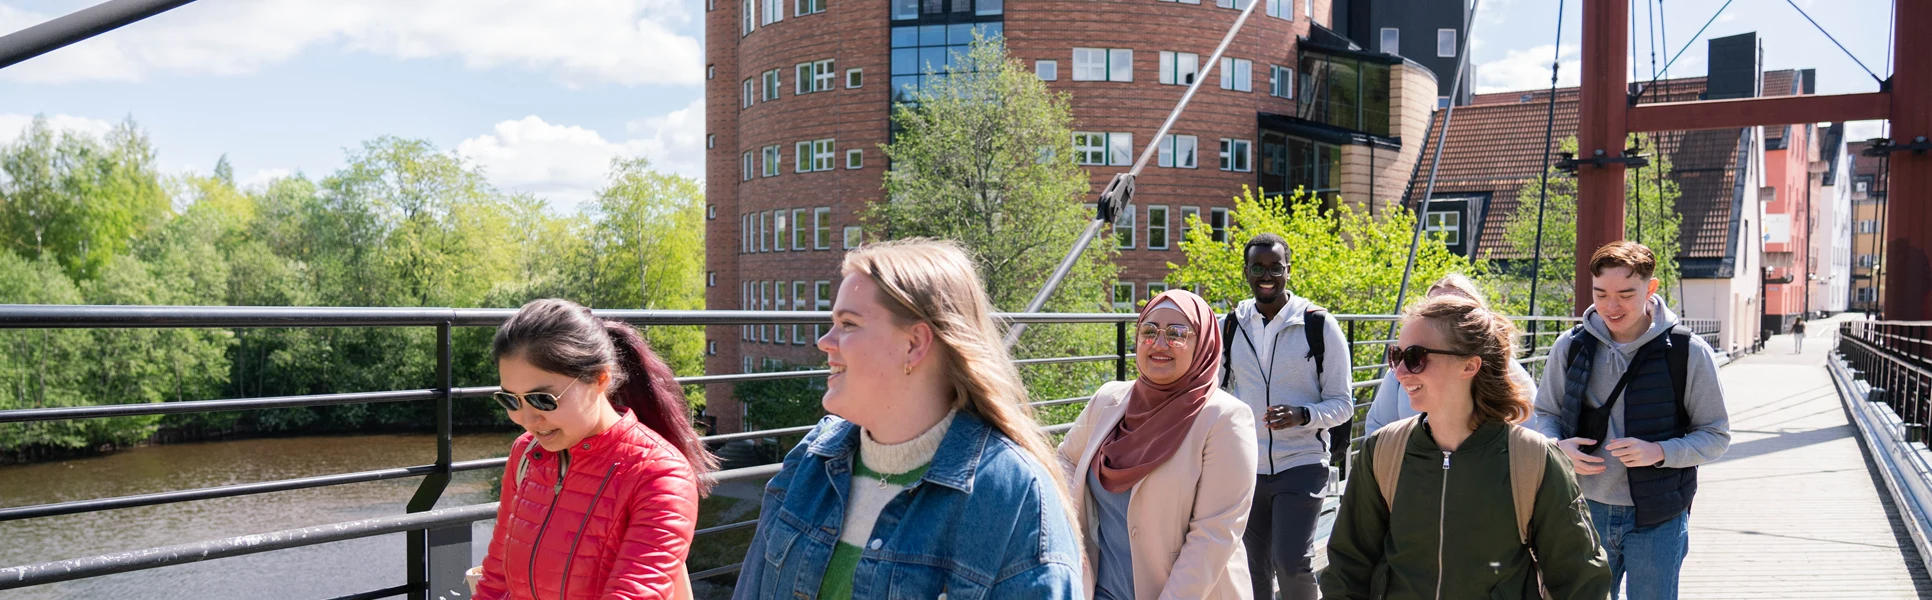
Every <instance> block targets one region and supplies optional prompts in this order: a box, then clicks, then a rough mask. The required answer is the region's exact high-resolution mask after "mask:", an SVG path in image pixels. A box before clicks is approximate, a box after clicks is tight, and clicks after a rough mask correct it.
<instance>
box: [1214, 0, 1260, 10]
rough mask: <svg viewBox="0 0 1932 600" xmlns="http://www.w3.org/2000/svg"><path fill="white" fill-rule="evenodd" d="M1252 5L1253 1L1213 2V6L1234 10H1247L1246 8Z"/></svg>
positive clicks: (1226, 0)
mask: <svg viewBox="0 0 1932 600" xmlns="http://www.w3.org/2000/svg"><path fill="white" fill-rule="evenodd" d="M1253 4H1254V0H1214V5H1215V6H1219V7H1221V8H1232V9H1235V10H1247V9H1248V6H1250V5H1253Z"/></svg>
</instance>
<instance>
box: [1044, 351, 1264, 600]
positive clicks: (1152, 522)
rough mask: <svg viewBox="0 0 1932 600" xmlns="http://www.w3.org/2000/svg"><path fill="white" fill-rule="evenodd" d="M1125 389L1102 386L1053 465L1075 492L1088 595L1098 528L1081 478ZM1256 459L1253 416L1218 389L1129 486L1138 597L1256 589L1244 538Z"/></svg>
mask: <svg viewBox="0 0 1932 600" xmlns="http://www.w3.org/2000/svg"><path fill="white" fill-rule="evenodd" d="M1132 387H1133V383H1132V382H1124V381H1116V382H1113V383H1108V384H1106V385H1103V386H1100V390H1099V391H1096V392H1095V393H1094V397H1093V400H1092V401H1091V402H1088V403H1087V408H1086V409H1085V410H1083V411H1081V412H1080V418H1079V419H1077V420H1075V421H1074V422H1073V429H1072V430H1070V431H1068V432H1067V437H1066V439H1065V440H1064V441H1062V442H1060V451H1059V458H1060V468H1061V469H1064V470H1065V471H1066V473H1067V483H1068V484H1070V485H1071V487H1072V488H1073V489H1072V492H1073V498H1074V499H1075V500H1076V501H1077V503H1076V504H1075V506H1077V507H1078V508H1079V509H1080V523H1079V526H1080V530H1081V532H1082V535H1084V536H1085V541H1086V546H1087V548H1088V552H1087V554H1088V558H1087V561H1086V575H1087V579H1086V585H1087V594H1086V597H1088V598H1092V597H1093V596H1094V586H1096V585H1097V583H1096V582H1097V581H1098V580H1097V579H1096V578H1095V573H1094V567H1093V565H1094V563H1095V561H1097V560H1099V559H1098V556H1099V552H1100V550H1099V549H1098V548H1097V547H1096V546H1095V545H1094V540H1095V538H1096V535H1097V533H1098V531H1099V525H1098V524H1097V523H1095V520H1094V518H1093V515H1094V514H1095V512H1094V511H1095V507H1094V500H1093V496H1092V495H1091V494H1089V493H1088V492H1087V471H1088V470H1089V469H1092V468H1093V456H1094V453H1095V452H1096V451H1098V450H1099V449H1100V442H1101V440H1103V439H1105V438H1106V437H1107V434H1108V432H1111V431H1113V429H1114V425H1115V424H1117V423H1119V422H1120V419H1121V418H1122V417H1124V416H1125V415H1126V412H1127V392H1128V391H1129V390H1131V389H1132ZM1255 456H1256V453H1255V434H1254V409H1252V408H1249V407H1248V405H1247V404H1246V403H1243V402H1242V401H1241V400H1239V399H1237V398H1235V397H1234V396H1233V395H1232V394H1229V393H1227V392H1223V391H1219V390H1216V391H1215V392H1214V395H1213V396H1210V397H1209V398H1208V402H1207V404H1206V405H1205V406H1203V407H1202V408H1201V414H1200V416H1198V417H1196V418H1195V419H1194V426H1193V427H1192V428H1191V429H1189V430H1188V432H1187V438H1185V439H1184V440H1182V441H1181V447H1180V448H1179V449H1177V450H1175V451H1174V456H1173V457H1172V458H1169V459H1167V462H1166V463H1163V464H1162V465H1161V466H1159V467H1156V468H1155V469H1154V470H1153V472H1151V473H1148V474H1147V477H1146V478H1145V479H1142V480H1141V481H1140V483H1137V484H1134V489H1133V497H1132V498H1131V499H1130V500H1128V502H1127V532H1128V538H1129V542H1128V546H1129V548H1130V550H1131V552H1132V554H1133V565H1134V597H1135V598H1139V599H1141V600H1155V599H1159V600H1168V599H1175V600H1183V599H1184V600H1198V599H1215V600H1250V596H1252V595H1253V590H1252V585H1253V584H1252V583H1251V582H1250V581H1249V579H1248V552H1247V550H1246V549H1244V548H1243V547H1242V545H1241V533H1242V532H1243V531H1245V530H1246V529H1247V525H1248V505H1249V504H1250V503H1251V502H1253V501H1254V482H1255V475H1254V472H1255V460H1257V459H1256V458H1255Z"/></svg>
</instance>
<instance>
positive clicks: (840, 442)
mask: <svg viewBox="0 0 1932 600" xmlns="http://www.w3.org/2000/svg"><path fill="white" fill-rule="evenodd" d="M992 432H993V429H992V428H990V427H987V426H986V422H985V421H982V420H980V418H979V417H977V416H974V415H973V414H972V413H968V412H965V411H959V412H958V413H956V414H955V415H954V416H953V423H952V425H951V426H949V428H948V429H947V430H946V438H945V439H944V440H942V441H940V442H939V451H938V452H937V453H935V454H934V455H933V457H932V464H931V466H928V467H927V468H926V475H925V476H924V477H921V478H920V480H921V481H930V482H933V483H935V484H938V485H943V486H946V487H949V488H953V489H956V490H959V491H961V492H964V493H968V494H970V493H972V492H973V478H974V476H975V475H977V474H978V472H979V466H980V462H981V459H982V458H983V454H984V453H985V452H986V449H987V447H988V445H989V444H988V442H990V439H989V438H990V437H991V435H992ZM859 435H860V429H859V426H858V425H855V424H853V423H852V422H851V421H846V420H844V419H839V420H837V421H836V422H834V423H833V424H832V426H831V427H830V428H828V429H827V430H826V431H825V433H824V434H823V435H820V436H819V437H818V439H816V440H812V444H811V446H809V447H807V448H806V449H805V450H806V452H810V453H811V454H812V455H814V456H818V457H821V458H826V459H834V460H836V459H842V458H843V459H849V458H851V456H852V454H854V453H856V452H858V449H859ZM1016 450H1017V448H1016Z"/></svg>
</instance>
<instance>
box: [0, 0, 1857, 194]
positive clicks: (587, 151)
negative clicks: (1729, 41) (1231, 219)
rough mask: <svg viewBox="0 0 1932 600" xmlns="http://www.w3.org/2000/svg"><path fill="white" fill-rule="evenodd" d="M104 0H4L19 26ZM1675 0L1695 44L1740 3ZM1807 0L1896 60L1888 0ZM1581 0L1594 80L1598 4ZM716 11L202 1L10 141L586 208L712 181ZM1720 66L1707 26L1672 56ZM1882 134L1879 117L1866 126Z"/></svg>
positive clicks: (1521, 0) (73, 79) (1641, 41)
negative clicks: (441, 185)
mask: <svg viewBox="0 0 1932 600" xmlns="http://www.w3.org/2000/svg"><path fill="white" fill-rule="evenodd" d="M837 1H838V0H834V3H835V4H836V2H837ZM1009 1H1022V2H1023V1H1025V0H1009ZM1149 1H1151V0H1149ZM91 3H92V2H91V1H86V0H0V32H12V31H15V30H18V29H21V28H24V27H27V26H31V25H33V24H36V23H39V22H41V21H44V20H46V19H48V18H51V17H53V16H57V15H60V14H65V13H68V12H72V11H73V10H76V9H78V8H81V7H84V6H86V5H88V4H91ZM720 4H726V3H725V2H721V3H720ZM1665 4H1666V5H1667V10H1666V11H1665V15H1664V19H1663V21H1664V23H1665V28H1666V30H1667V32H1668V33H1669V34H1670V38H1669V41H1670V46H1671V47H1672V49H1671V51H1672V52H1674V51H1675V49H1676V48H1677V47H1680V46H1683V45H1684V43H1685V42H1686V41H1687V40H1689V39H1690V37H1689V36H1690V35H1691V34H1692V33H1694V32H1695V31H1696V30H1697V28H1698V27H1699V26H1701V25H1703V23H1704V22H1705V21H1706V20H1707V19H1709V18H1710V17H1711V15H1712V14H1714V13H1716V12H1717V10H1718V7H1719V6H1720V5H1722V4H1724V2H1723V0H1669V1H1668V2H1665ZM1797 4H1798V6H1801V7H1803V8H1804V10H1805V11H1807V12H1809V13H1810V14H1811V16H1812V17H1813V18H1815V19H1817V20H1818V22H1819V24H1821V25H1823V26H1824V27H1825V29H1826V30H1828V31H1830V32H1831V33H1832V34H1833V35H1835V36H1837V38H1838V40H1839V41H1840V42H1843V43H1844V44H1845V45H1846V47H1847V48H1848V49H1849V50H1850V51H1851V52H1852V53H1853V54H1855V55H1857V56H1858V57H1859V58H1860V59H1862V60H1863V61H1864V62H1865V64H1866V65H1867V66H1869V67H1870V68H1871V69H1872V70H1874V71H1877V72H1878V73H1879V74H1880V75H1881V76H1883V75H1885V74H1886V73H1887V72H1888V68H1887V66H1886V49H1887V45H1888V44H1887V39H1888V38H1887V22H1888V19H1889V15H1890V11H1891V3H1890V2H1889V1H1884V0H1837V1H1828V0H1797ZM1566 5H1567V8H1566V11H1565V14H1564V17H1563V18H1564V26H1563V33H1564V36H1565V38H1564V40H1563V46H1562V48H1563V50H1564V54H1563V59H1562V60H1563V62H1564V63H1565V64H1564V68H1563V72H1564V78H1563V79H1564V83H1565V84H1573V83H1574V82H1575V81H1576V76H1577V74H1578V71H1577V68H1576V60H1577V56H1578V55H1577V51H1576V48H1577V47H1578V46H1579V45H1580V44H1579V42H1580V41H1581V40H1580V39H1579V37H1578V33H1579V26H1580V18H1581V17H1580V12H1579V9H1580V7H1581V2H1580V0H1568V2H1567V3H1566ZM834 9H835V10H836V7H834ZM703 10H704V5H703V2H702V0H568V1H565V0H554V1H541V2H532V1H528V0H201V1H199V2H196V3H194V4H190V5H188V6H185V7H183V8H179V9H176V10H174V11H170V12H168V13H165V14H162V15H160V16H157V17H154V18H151V19H148V20H146V21H143V22H140V23H136V24H134V25H131V26H129V27H126V28H123V29H121V30H118V31H115V32H112V33H109V34H107V35H105V36H101V37H98V38H96V39H93V40H89V41H86V42H82V43H80V44H76V45H74V46H70V47H68V48H65V49H62V50H59V51H56V52H53V53H51V54H48V55H45V56H42V57H39V58H36V59H34V60H31V61H28V62H25V63H21V64H19V65H16V66H13V67H10V68H7V69H0V143H3V142H5V141H8V140H11V139H12V138H14V137H15V136H17V135H18V132H19V130H20V129H21V128H22V127H24V126H25V123H26V122H27V121H28V120H29V119H31V118H32V116H33V115H46V116H48V117H49V118H51V119H53V120H54V121H55V122H56V124H58V125H62V126H66V127H70V128H74V129H79V130H82V131H90V132H98V131H101V130H104V129H105V128H106V127H107V125H108V124H109V123H111V122H114V121H118V120H120V119H122V118H125V117H132V118H133V119H134V120H135V121H136V122H138V123H139V124H140V125H141V126H142V127H143V128H144V129H146V130H147V132H148V133H149V134H150V135H151V136H152V138H153V141H154V144H155V146H156V147H157V149H158V150H159V153H160V159H159V162H160V166H161V168H162V169H163V170H164V171H165V172H168V173H181V172H186V171H199V172H203V173H205V172H208V171H209V170H211V169H212V167H213V165H214V164H215V161H216V159H217V158H218V157H220V156H221V155H222V154H224V153H225V154H227V155H228V157H229V161H230V162H231V163H232V164H233V165H234V168H235V173H236V177H237V178H238V179H240V180H242V181H244V182H249V183H259V182H263V181H267V180H268V179H271V178H273V177H276V176H281V175H286V174H290V173H297V172H300V173H305V174H307V175H309V176H311V177H320V176H322V175H326V174H327V173H329V172H331V171H333V170H335V169H336V168H338V167H340V166H341V165H342V163H343V157H344V152H345V150H346V149H348V148H352V147H356V146H358V145H360V144H361V143H362V142H364V141H366V140H370V139H373V138H375V137H377V136H381V135H395V136H400V137H408V138H422V139H427V140H429V141H431V142H432V143H434V144H436V145H437V146H438V147H440V148H442V149H444V150H447V151H451V152H454V153H456V154H458V155H460V156H463V157H464V158H466V159H467V160H470V161H473V162H474V163H475V164H479V165H481V166H482V167H483V168H484V169H485V171H486V173H488V175H489V177H490V179H491V181H492V182H494V183H495V184H496V185H497V186H499V187H502V188H505V189H511V190H517V191H527V192H530V193H533V194H536V195H539V196H543V197H546V198H550V199H552V201H553V204H554V205H556V206H558V207H559V208H560V209H567V208H569V207H571V206H574V205H575V204H576V203H577V202H580V201H581V200H583V199H584V198H587V197H589V196H590V195H591V194H592V193H594V191H595V189H596V188H597V187H598V185H599V184H600V183H601V182H602V180H603V177H604V173H605V170H606V166H607V165H608V163H609V161H610V159H611V158H613V157H616V156H643V157H646V158H649V159H651V160H652V162H653V163H654V164H656V165H658V166H659V167H660V168H663V169H666V170H669V171H673V172H677V173H681V174H685V175H690V176H693V177H702V176H703V163H702V161H703V155H704V148H703V138H704V107H703V103H702V95H703V85H702V84H703V61H704V59H703V42H702V35H703V33H702V30H703V22H704V19H703V17H704V15H703ZM1635 10H1636V14H1637V17H1638V27H1639V29H1640V31H1639V32H1638V35H1639V37H1638V41H1637V44H1638V46H1639V47H1640V50H1639V56H1638V59H1637V60H1636V61H1635V68H1636V70H1637V74H1638V75H1639V76H1640V77H1641V78H1644V79H1648V78H1649V74H1650V69H1649V57H1648V50H1647V47H1648V43H1649V40H1650V38H1649V37H1648V36H1647V34H1645V33H1644V32H1643V31H1642V29H1643V28H1644V26H1645V25H1647V16H1648V13H1646V12H1645V10H1644V8H1643V5H1641V4H1640V5H1638V6H1637V7H1636V9H1635ZM1478 12H1479V18H1478V21H1477V23H1476V26H1475V34H1474V35H1475V37H1474V38H1473V39H1472V41H1471V44H1472V45H1473V46H1474V47H1473V49H1472V60H1473V61H1474V62H1475V63H1476V64H1477V65H1478V67H1477V74H1478V76H1477V85H1478V90H1479V91H1502V90H1517V89H1528V88H1541V87H1545V86H1547V85H1548V83H1549V71H1548V69H1549V62H1550V59H1551V58H1552V51H1553V50H1554V47H1553V46H1552V44H1553V43H1554V42H1555V41H1556V40H1555V36H1556V31H1555V27H1554V26H1555V24H1556V18H1557V10H1556V3H1555V2H1552V1H1550V0H1482V4H1481V5H1480V6H1479V10H1478ZM1746 31H1757V32H1758V33H1759V34H1760V36H1761V38H1762V39H1763V40H1764V47H1765V62H1766V65H1767V67H1768V68H1773V69H1777V68H1816V69H1818V72H1819V80H1820V81H1819V91H1820V92H1821V93H1847V92H1862V91H1873V90H1876V89H1877V84H1876V83H1874V82H1873V81H1872V79H1871V78H1870V77H1869V76H1867V75H1865V73H1864V72H1863V71H1862V70H1860V69H1859V68H1858V66H1857V65H1856V64H1854V63H1853V62H1852V60H1851V59H1850V58H1847V57H1846V56H1845V55H1844V53H1843V52H1840V51H1839V50H1838V49H1837V48H1836V47H1834V46H1833V45H1832V44H1831V42H1829V41H1827V40H1826V39H1825V37H1824V35H1823V34H1821V33H1819V32H1818V31H1817V30H1816V29H1814V28H1813V27H1812V25H1811V24H1810V23H1808V22H1806V21H1805V20H1804V18H1803V17H1801V16H1799V14H1798V11H1797V10H1795V9H1794V8H1792V6H1791V5H1789V4H1788V3H1787V2H1785V1H1783V0H1733V2H1732V5H1731V6H1730V7H1729V8H1727V9H1726V10H1725V11H1724V13H1723V15H1722V16H1720V17H1719V18H1718V19H1717V21H1716V22H1714V23H1713V24H1712V25H1711V26H1710V29H1709V30H1708V31H1706V32H1705V34H1704V35H1703V38H1709V37H1717V36H1723V35H1730V34H1734V33H1742V32H1746ZM1660 53H1662V52H1660ZM1664 60H1665V59H1664V58H1662V57H1660V58H1659V59H1658V61H1659V63H1661V62H1663V61H1664ZM1704 68H1705V62H1704V45H1703V43H1702V41H1701V39H1700V41H1698V42H1697V43H1693V44H1691V45H1690V48H1689V50H1688V51H1686V52H1685V53H1684V55H1683V57H1682V58H1680V59H1678V62H1677V64H1676V65H1675V66H1673V67H1672V68H1671V71H1672V73H1675V74H1682V75H1701V74H1703V73H1704ZM1153 125H1154V124H1151V123H1150V124H1149V126H1150V127H1152V126H1153ZM1878 132H1879V129H1878V127H1877V126H1876V124H1865V125H1861V126H1859V128H1858V129H1856V130H1855V131H1854V132H1853V133H1854V136H1853V139H1859V138H1862V137H1869V136H1871V135H1877V134H1878Z"/></svg>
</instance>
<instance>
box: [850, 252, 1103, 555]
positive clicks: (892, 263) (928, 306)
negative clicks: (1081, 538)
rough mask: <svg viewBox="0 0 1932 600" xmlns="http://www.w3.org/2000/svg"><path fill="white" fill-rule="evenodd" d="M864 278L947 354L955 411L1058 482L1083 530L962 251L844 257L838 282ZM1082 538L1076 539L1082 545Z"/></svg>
mask: <svg viewBox="0 0 1932 600" xmlns="http://www.w3.org/2000/svg"><path fill="white" fill-rule="evenodd" d="M854 274H862V275H865V276H867V277H870V278H871V279H872V281H873V283H876V284H878V286H879V304H882V305H884V306H885V307H886V310H888V311H890V312H891V313H892V316H893V320H894V321H896V324H897V325H898V326H900V327H910V326H912V325H913V324H915V323H925V324H926V325H927V326H930V327H932V334H933V340H934V341H935V342H937V343H938V344H939V348H940V349H941V350H942V351H941V352H940V353H939V358H940V360H942V361H945V362H944V363H942V364H943V366H944V367H945V370H946V378H947V380H948V381H949V382H950V383H951V384H952V388H953V401H952V407H953V408H956V409H959V410H961V411H964V412H968V413H972V414H973V415H975V416H978V417H979V418H980V419H981V420H984V421H986V423H987V424H988V425H991V426H992V427H993V428H995V429H998V430H999V431H1000V433H1003V434H1005V435H1006V437H1007V439H1010V440H1013V443H1014V444H1017V445H1019V447H1020V449H1022V450H1025V451H1026V453H1027V454H1028V455H1030V456H1032V457H1033V459H1034V460H1035V461H1038V462H1039V463H1040V469H1041V470H1043V471H1045V472H1046V473H1047V475H1048V476H1049V477H1051V478H1052V480H1053V486H1054V489H1055V490H1056V491H1057V492H1058V493H1059V495H1060V503H1061V508H1062V509H1063V510H1065V511H1066V512H1067V518H1068V519H1069V522H1070V523H1079V522H1080V519H1079V513H1076V512H1074V508H1073V506H1074V505H1073V501H1072V499H1071V498H1070V497H1069V492H1068V490H1067V482H1066V481H1065V479H1064V478H1063V477H1062V475H1061V473H1060V469H1059V464H1060V463H1059V459H1058V458H1056V457H1055V456H1054V451H1053V447H1052V446H1051V445H1050V444H1048V443H1047V438H1046V435H1045V434H1043V433H1041V432H1040V423H1039V421H1038V420H1037V419H1036V418H1035V417H1034V414H1033V407H1032V406H1031V405H1029V404H1028V403H1027V394H1026V385H1025V384H1024V383H1022V382H1021V381H1020V370H1019V369H1018V368H1017V367H1014V366H1013V360H1012V357H1011V356H1009V355H1008V354H1007V352H1006V344H1005V343H1003V342H1002V341H1001V340H1000V329H999V327H998V326H996V325H995V324H994V323H993V312H992V304H993V303H992V301H991V300H988V299H987V297H986V286H985V285H984V284H983V282H982V281H981V280H980V276H979V271H978V270H977V269H975V268H974V267H973V261H972V260H971V259H970V258H968V257H967V254H966V250H965V249H964V248H962V247H960V246H959V244H956V243H953V242H950V241H940V240H933V239H928V238H910V239H903V240H893V241H888V242H876V243H870V244H866V245H864V246H861V247H859V248H858V249H856V250H853V251H851V252H848V253H846V255H845V263H844V264H843V265H840V267H839V275H840V276H842V277H849V276H852V275H854ZM1077 538H1078V536H1076V539H1077Z"/></svg>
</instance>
